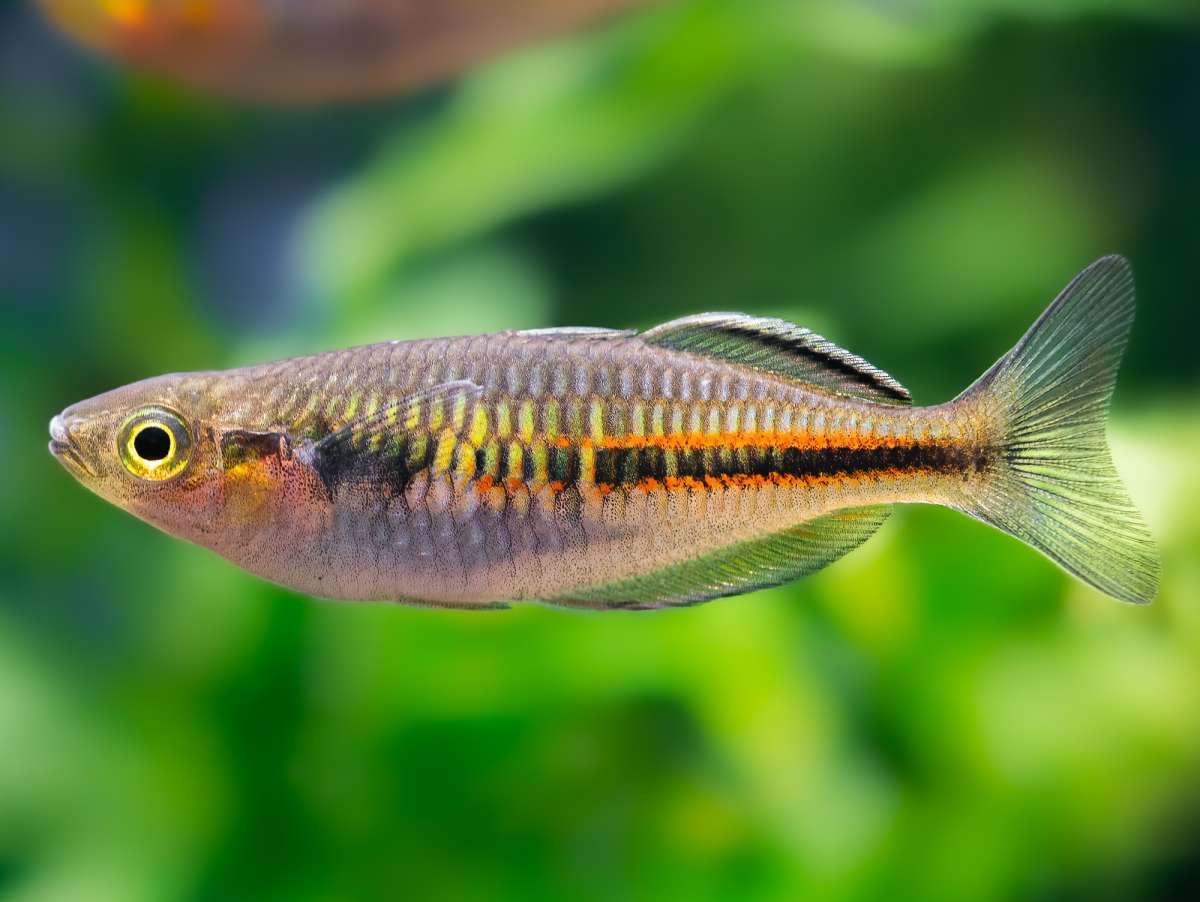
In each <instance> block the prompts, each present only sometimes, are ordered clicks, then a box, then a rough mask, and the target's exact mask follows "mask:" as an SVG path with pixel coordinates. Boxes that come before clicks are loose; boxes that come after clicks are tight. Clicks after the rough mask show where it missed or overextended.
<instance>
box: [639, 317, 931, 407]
mask: <svg viewBox="0 0 1200 902" xmlns="http://www.w3.org/2000/svg"><path fill="white" fill-rule="evenodd" d="M641 337H642V340H643V341H644V342H646V343H647V344H651V345H656V346H658V347H663V348H671V349H673V350H676V351H688V352H690V353H692V354H700V355H703V356H705V357H717V358H720V359H721V360H726V361H729V362H730V363H738V364H741V365H743V366H749V367H753V368H755V369H759V370H763V371H765V372H769V373H774V374H776V375H779V376H784V377H787V378H790V379H796V380H798V381H801V382H805V383H808V384H810V385H813V386H815V387H817V388H819V389H823V390H825V391H829V392H833V393H834V394H838V395H842V396H845V397H850V398H862V399H866V400H868V401H874V402H876V403H881V404H897V405H901V404H911V403H912V397H911V396H910V395H909V393H908V389H906V388H905V387H904V386H903V385H901V384H900V383H899V382H897V381H896V380H895V379H893V378H892V377H891V376H889V375H888V374H887V373H885V372H884V371H883V370H881V369H879V368H878V367H874V366H872V365H871V364H869V363H867V361H865V360H863V359H862V358H861V357H859V356H857V355H855V354H851V353H850V352H849V351H846V350H843V349H842V348H839V347H838V346H837V345H835V344H834V343H833V342H831V341H828V340H827V339H825V338H822V337H821V336H820V335H817V334H816V333H815V332H812V331H810V330H808V329H805V328H802V327H801V326H797V325H795V324H793V323H789V322H788V321H787V320H782V319H772V318H762V317H755V316H746V315H745V314H741V313H701V314H697V315H696V316H685V317H683V318H682V319H675V320H671V321H670V322H667V323H663V324H662V325H660V326H655V327H654V328H653V329H650V330H648V331H646V332H643V333H642V336H641Z"/></svg>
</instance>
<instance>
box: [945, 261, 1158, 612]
mask: <svg viewBox="0 0 1200 902" xmlns="http://www.w3.org/2000/svg"><path fill="white" fill-rule="evenodd" d="M1133 309H1134V291H1133V273H1132V271H1131V270H1130V267H1129V263H1128V261H1127V260H1125V259H1124V258H1123V257H1118V256H1112V257H1104V258H1102V259H1100V260H1097V261H1096V262H1095V263H1093V264H1092V265H1091V266H1089V267H1088V268H1087V269H1085V270H1084V271H1083V272H1081V273H1080V274H1079V275H1078V276H1076V277H1075V278H1074V280H1072V282H1071V284H1070V285H1068V286H1067V287H1066V288H1065V289H1063V291H1062V293H1061V294H1060V295H1059V296H1058V297H1057V298H1056V299H1055V300H1054V302H1053V303H1052V304H1051V305H1050V306H1049V307H1048V308H1046V311H1045V312H1044V313H1043V314H1042V315H1041V316H1040V317H1039V318H1038V320H1037V322H1035V323H1034V324H1033V326H1032V327H1031V328H1030V330H1029V331H1028V332H1026V333H1025V336H1024V337H1023V338H1022V339H1021V340H1020V341H1019V342H1018V343H1017V346H1016V347H1015V348H1013V349H1012V350H1011V351H1009V352H1008V353H1007V354H1006V355H1005V356H1004V357H1002V358H1000V360H999V361H997V362H996V364H995V365H994V366H993V367H992V368H991V369H990V370H988V371H987V372H986V373H985V374H984V375H983V376H981V377H980V378H979V380H978V381H976V383H975V384H974V385H972V386H971V387H970V388H969V389H967V391H966V392H964V393H963V394H962V395H961V396H960V397H959V399H958V402H961V403H963V404H966V405H970V404H974V403H980V402H981V403H982V404H983V409H984V410H986V411H987V413H988V419H989V420H991V421H992V422H994V423H995V428H996V429H997V430H998V434H999V436H1000V438H999V440H998V445H999V447H998V448H997V449H996V450H997V453H996V454H995V460H994V465H993V466H992V467H990V468H989V473H988V475H987V478H984V479H981V480H978V481H974V482H972V483H971V485H970V488H969V489H968V490H967V491H968V495H967V498H966V507H967V510H968V512H969V513H971V514H973V515H975V516H977V517H979V518H980V519H982V520H984V521H985V522H987V523H990V524H992V525H993V526H996V527H998V528H1000V529H1002V530H1004V531H1005V532H1007V533H1010V534H1012V535H1014V536H1016V537H1017V538H1019V539H1021V540H1022V541H1025V542H1027V543H1029V544H1030V545H1032V546H1033V547H1035V548H1037V549H1039V550H1040V551H1042V552H1044V553H1045V554H1047V555H1048V556H1049V557H1050V558H1052V559H1053V560H1055V561H1057V562H1058V563H1059V564H1061V565H1062V566H1063V567H1065V568H1066V569H1067V570H1069V571H1070V572H1071V573H1073V574H1075V575H1076V576H1078V577H1079V578H1080V579H1082V580H1084V581H1085V582H1087V583H1090V584H1091V585H1093V586H1095V587H1096V588H1097V589H1099V590H1100V591H1102V592H1106V593H1107V594H1109V595H1112V596H1113V597H1114V598H1118V599H1121V600H1122V601H1129V602H1137V603H1145V602H1148V601H1150V600H1151V599H1153V598H1154V595H1155V594H1156V593H1157V591H1158V575H1159V563H1158V555H1157V553H1156V551H1155V548H1154V544H1153V542H1152V541H1151V538H1150V534H1149V531H1148V530H1147V529H1146V524H1145V523H1144V521H1143V520H1142V518H1141V515H1140V514H1139V513H1138V512H1137V510H1136V509H1135V508H1134V507H1133V504H1132V502H1130V500H1129V495H1128V493H1127V492H1126V491H1125V487H1124V486H1123V485H1122V484H1121V481H1120V479H1119V477H1118V476H1117V471H1116V470H1115V469H1114V467H1113V463H1112V457H1111V456H1110V454H1109V450H1108V444H1107V441H1106V440H1105V434H1104V430H1105V422H1106V419H1107V415H1108V405H1109V399H1110V398H1111V397H1112V391H1113V385H1114V383H1115V382H1116V377H1117V367H1118V366H1119V365H1120V362H1121V356H1122V354H1123V353H1124V350H1125V344H1126V342H1127V340H1128V337H1129V329H1130V327H1131V326H1132V325H1133Z"/></svg>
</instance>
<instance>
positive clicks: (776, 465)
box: [596, 442, 977, 485]
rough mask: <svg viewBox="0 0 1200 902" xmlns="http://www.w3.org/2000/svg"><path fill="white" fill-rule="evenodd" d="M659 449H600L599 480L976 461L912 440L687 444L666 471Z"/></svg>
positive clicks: (838, 471) (937, 467)
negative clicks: (836, 444)
mask: <svg viewBox="0 0 1200 902" xmlns="http://www.w3.org/2000/svg"><path fill="white" fill-rule="evenodd" d="M655 450H656V449H645V450H644V451H642V452H641V453H639V452H638V450H637V449H626V448H605V449H600V450H597V451H596V481H597V482H600V483H609V484H612V485H622V484H624V485H629V484H633V483H637V482H639V481H641V480H643V479H657V480H663V479H665V478H666V477H668V476H679V477H691V478H694V479H703V478H704V477H706V476H716V477H720V476H762V477H768V478H769V477H772V476H791V477H797V478H806V477H833V476H859V475H867V474H869V473H873V472H884V471H889V470H899V471H902V472H903V471H916V470H933V471H935V472H939V473H952V472H961V471H962V470H964V469H967V468H969V467H975V466H976V465H977V461H976V455H975V454H974V453H973V452H972V451H971V450H970V449H968V448H967V447H965V446H956V445H944V444H924V445H923V444H918V443H915V442H914V443H910V444H905V445H895V446H892V447H879V448H816V449H800V448H785V449H777V448H748V447H743V448H735V447H734V446H732V445H730V446H726V447H720V446H718V447H715V448H708V449H699V448H688V449H682V450H679V451H677V452H676V453H675V458H676V469H675V472H674V473H668V472H667V466H666V455H665V454H663V453H661V452H660V453H653V452H654V451H655Z"/></svg>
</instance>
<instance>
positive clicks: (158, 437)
mask: <svg viewBox="0 0 1200 902" xmlns="http://www.w3.org/2000/svg"><path fill="white" fill-rule="evenodd" d="M133 450H134V451H136V452H137V453H138V457H140V458H141V459H142V460H162V459H163V458H164V457H166V456H167V455H168V454H170V453H171V436H170V435H168V434H167V430H165V429H163V428H162V427H161V426H147V427H146V428H145V429H143V430H142V431H141V432H139V433H138V434H137V435H136V436H134V439H133Z"/></svg>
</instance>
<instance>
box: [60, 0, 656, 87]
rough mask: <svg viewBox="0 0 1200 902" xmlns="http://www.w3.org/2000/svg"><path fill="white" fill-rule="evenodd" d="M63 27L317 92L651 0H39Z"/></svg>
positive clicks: (443, 69) (107, 48) (425, 68)
mask: <svg viewBox="0 0 1200 902" xmlns="http://www.w3.org/2000/svg"><path fill="white" fill-rule="evenodd" d="M38 2H39V3H40V4H41V6H42V7H43V8H44V9H45V11H46V12H47V14H48V15H49V16H50V18H51V19H52V20H53V21H54V22H55V23H56V24H57V25H58V26H59V27H60V28H62V29H63V30H64V31H66V32H67V33H69V34H71V35H73V36H74V37H76V38H78V39H79V40H80V41H82V42H83V43H85V44H87V45H88V46H90V47H93V48H95V49H97V50H100V51H101V52H104V53H107V54H110V55H112V56H115V57H117V58H119V59H121V60H124V61H126V62H128V63H130V64H132V65H133V66H136V67H139V68H145V69H149V70H153V71H157V72H162V73H165V74H167V75H170V76H172V77H174V78H177V79H179V80H181V81H183V82H185V83H187V84H189V85H192V86H194V87H197V88H201V89H205V90H211V91H216V92H218V93H221V94H225V95H228V96H233V97H238V98H244V99H250V100H262V101H277V102H288V103H314V102H321V101H330V100H352V99H356V98H364V97H372V96H379V95H385V94H389V93H397V92H402V91H405V90H410V89H413V88H416V87H419V86H421V85H424V84H427V83H429V82H432V81H436V80H437V79H439V78H444V77H448V76H451V75H454V74H456V73H458V72H460V71H462V70H464V69H466V68H468V67H470V66H471V65H473V64H474V63H477V62H479V61H480V60H482V59H485V58H487V57H489V56H491V55H493V54H496V53H498V52H500V51H502V50H504V49H506V48H509V47H513V46H515V45H518V44H521V43H524V42H527V41H531V40H535V39H537V38H540V37H544V36H547V35H551V34H554V33H556V32H561V31H564V30H567V29H569V28H572V27H575V26H579V25H582V24H584V23H586V22H588V21H590V20H592V19H595V18H597V17H599V16H601V15H602V14H604V13H607V12H612V11H616V10H619V9H623V8H629V7H633V6H638V5H642V4H645V3H647V2H649V0H390V2H389V0H38Z"/></svg>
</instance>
